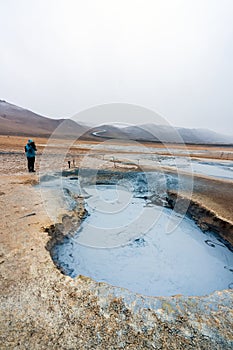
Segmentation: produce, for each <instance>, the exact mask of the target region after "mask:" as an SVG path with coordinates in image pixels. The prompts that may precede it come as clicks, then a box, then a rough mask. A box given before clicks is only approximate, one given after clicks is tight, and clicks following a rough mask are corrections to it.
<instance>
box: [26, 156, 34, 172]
mask: <svg viewBox="0 0 233 350" xmlns="http://www.w3.org/2000/svg"><path fill="white" fill-rule="evenodd" d="M27 160H28V171H29V172H32V171H35V170H34V164H35V157H27Z"/></svg>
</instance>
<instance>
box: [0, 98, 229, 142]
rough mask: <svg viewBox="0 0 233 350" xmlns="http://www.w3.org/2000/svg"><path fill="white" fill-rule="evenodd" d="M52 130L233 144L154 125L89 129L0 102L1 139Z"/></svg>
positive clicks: (206, 133)
mask: <svg viewBox="0 0 233 350" xmlns="http://www.w3.org/2000/svg"><path fill="white" fill-rule="evenodd" d="M55 130H56V136H57V137H63V136H64V137H76V138H81V139H85V140H95V141H96V140H99V141H100V140H103V141H104V140H106V139H121V140H134V141H141V142H142V141H143V142H157V143H158V142H159V143H161V142H164V143H193V144H227V145H228V144H229V145H232V144H233V137H230V136H226V135H221V134H219V133H217V132H215V131H211V130H208V129H202V128H197V129H196V128H192V129H189V128H184V127H172V126H169V125H156V124H153V123H149V124H141V125H130V126H126V127H124V128H122V127H117V126H115V125H114V124H111V123H110V124H103V125H100V126H96V127H93V126H92V127H90V126H88V125H85V124H84V123H83V122H80V123H79V122H75V121H74V120H72V119H64V118H63V119H52V118H49V117H45V116H41V115H39V114H37V113H34V112H32V111H30V110H28V109H25V108H22V107H19V106H16V105H14V104H12V103H8V102H6V101H5V100H0V134H1V135H15V136H32V137H35V136H37V137H39V136H43V137H49V136H51V134H52V133H53V132H54V131H55Z"/></svg>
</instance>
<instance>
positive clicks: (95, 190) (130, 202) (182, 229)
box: [53, 185, 233, 296]
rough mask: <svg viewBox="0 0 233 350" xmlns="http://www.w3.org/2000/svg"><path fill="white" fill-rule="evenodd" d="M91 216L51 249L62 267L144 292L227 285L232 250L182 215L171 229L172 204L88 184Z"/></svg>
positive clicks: (192, 291)
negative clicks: (166, 205)
mask: <svg viewBox="0 0 233 350" xmlns="http://www.w3.org/2000/svg"><path fill="white" fill-rule="evenodd" d="M85 190H86V197H88V198H87V199H86V207H87V210H88V212H89V214H90V215H89V216H88V217H87V218H86V219H85V221H84V222H83V223H82V225H81V227H80V229H79V230H78V232H77V233H76V235H75V236H74V237H73V238H65V240H64V241H63V243H62V244H58V245H56V246H55V247H54V249H53V258H54V260H55V261H56V263H57V264H58V265H59V266H60V267H61V268H62V270H63V271H64V272H65V273H66V274H68V275H70V276H71V277H75V276H77V275H85V276H89V277H91V278H93V279H94V280H96V281H99V282H100V281H104V282H107V283H109V284H111V285H114V286H118V287H124V288H128V289H129V290H131V291H133V292H137V293H141V294H144V295H148V296H162V295H163V296H166V295H175V294H184V295H205V294H209V293H211V292H213V291H215V290H222V289H228V288H231V286H232V282H233V273H232V272H233V270H232V269H233V254H232V252H231V251H230V250H229V249H228V248H227V247H226V246H225V245H224V243H223V242H222V241H221V240H219V237H218V236H216V235H214V234H211V233H208V234H204V233H203V232H202V231H201V230H200V229H199V228H198V227H197V226H196V225H195V223H194V222H193V221H192V220H191V219H188V218H187V217H185V218H184V219H183V220H182V221H181V223H180V224H179V225H178V226H177V227H176V228H175V229H174V231H173V232H172V233H170V234H168V233H167V229H166V228H167V223H168V221H169V217H170V214H171V210H169V209H166V208H163V207H160V206H156V205H148V203H147V202H146V201H145V199H143V198H138V197H135V196H136V195H135V194H134V195H133V194H132V192H131V191H128V190H126V189H125V188H123V187H116V186H114V185H112V186H111V185H99V186H95V187H94V186H93V187H89V188H88V187H87V188H85Z"/></svg>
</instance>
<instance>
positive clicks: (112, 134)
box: [88, 124, 233, 144]
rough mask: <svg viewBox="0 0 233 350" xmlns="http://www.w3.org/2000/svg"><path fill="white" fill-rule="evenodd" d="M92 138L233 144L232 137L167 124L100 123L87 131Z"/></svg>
mask: <svg viewBox="0 0 233 350" xmlns="http://www.w3.org/2000/svg"><path fill="white" fill-rule="evenodd" d="M88 134H89V136H90V134H91V135H92V138H93V137H94V138H97V137H98V138H101V139H111V138H118V139H124V140H135V141H145V142H165V143H182V142H185V143H191V144H192V143H193V144H233V138H232V137H230V136H225V135H221V134H218V133H216V132H214V131H211V130H207V129H188V128H174V127H172V126H169V125H156V124H142V125H132V126H128V127H124V128H117V127H114V126H112V125H110V126H109V125H101V126H98V127H96V128H92V129H91V130H89V131H88Z"/></svg>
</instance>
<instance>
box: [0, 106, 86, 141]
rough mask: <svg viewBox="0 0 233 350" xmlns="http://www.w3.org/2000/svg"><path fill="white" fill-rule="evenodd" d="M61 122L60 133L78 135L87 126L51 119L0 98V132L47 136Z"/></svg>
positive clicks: (66, 120) (70, 121) (71, 121)
mask: <svg viewBox="0 0 233 350" xmlns="http://www.w3.org/2000/svg"><path fill="white" fill-rule="evenodd" d="M61 124H62V130H60V134H63V132H62V131H64V134H65V135H68V136H69V135H75V136H79V135H81V134H83V133H84V132H85V131H86V130H87V129H88V127H85V126H84V125H79V124H77V123H75V122H74V121H73V120H70V119H51V118H47V117H43V116H41V115H39V114H36V113H34V112H31V111H29V110H27V109H24V108H21V107H18V106H15V105H13V104H11V103H8V102H6V101H3V100H0V134H1V135H19V136H21V135H22V136H44V137H48V136H50V135H51V134H52V132H53V131H54V130H55V129H56V128H57V127H58V126H59V125H61ZM58 134H59V131H58Z"/></svg>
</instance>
